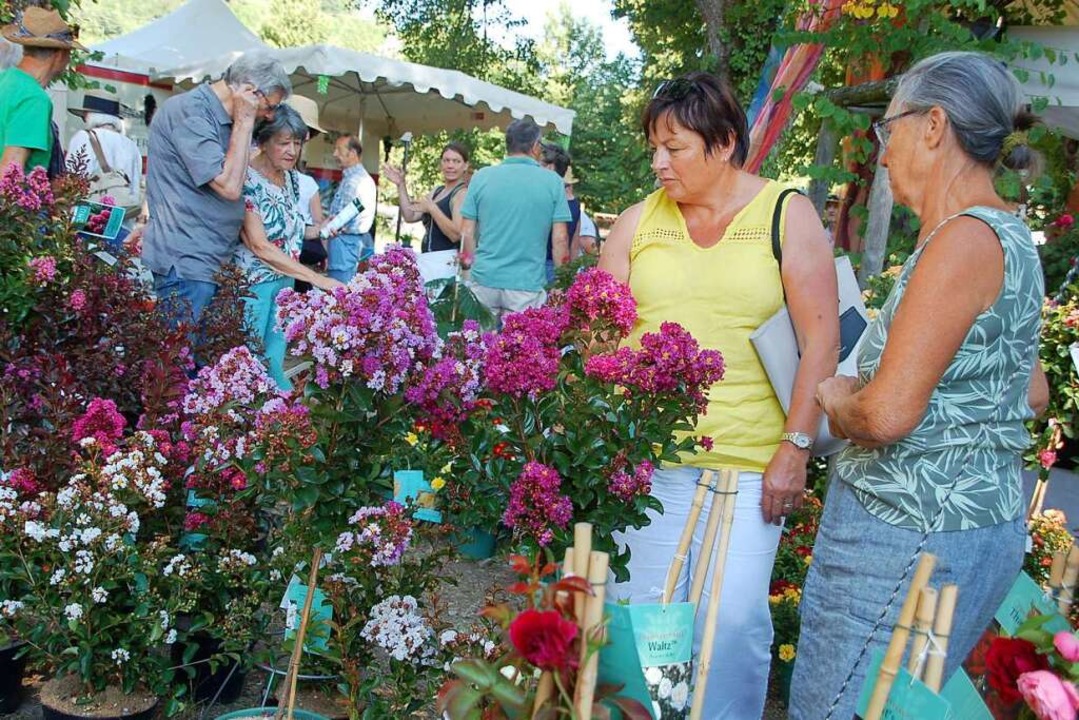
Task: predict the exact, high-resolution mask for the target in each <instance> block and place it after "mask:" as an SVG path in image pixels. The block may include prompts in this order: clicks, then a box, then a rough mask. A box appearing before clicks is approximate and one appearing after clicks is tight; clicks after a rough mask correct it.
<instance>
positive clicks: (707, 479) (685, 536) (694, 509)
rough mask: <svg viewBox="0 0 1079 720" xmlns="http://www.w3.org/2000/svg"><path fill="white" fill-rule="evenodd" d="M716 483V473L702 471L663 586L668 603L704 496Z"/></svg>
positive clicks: (684, 559)
mask: <svg viewBox="0 0 1079 720" xmlns="http://www.w3.org/2000/svg"><path fill="white" fill-rule="evenodd" d="M714 485H715V473H713V472H712V471H711V470H705V471H704V472H703V473H701V479H700V480H699V481H698V483H697V492H696V493H695V494H694V495H693V504H692V505H690V508H689V517H687V518H686V526H685V527H684V528H683V529H682V537H681V538H680V539H679V541H678V551H677V552H675V554H674V559H673V560H672V561H671V566H670V568H668V569H667V583H666V585H665V586H664V588H663V598H662V603H663V604H664V605H667V604H668V603H670V602H671V598H672V597H673V596H674V588H675V586H677V585H678V578H679V576H680V575H681V574H682V568H683V567H684V566H685V564H686V558H687V557H689V545H690V543H692V542H693V531H694V530H695V529H696V527H697V521H698V520H699V519H700V517H701V509H702V508H703V507H704V498H705V495H707V493H708V488H709V487H710V486H711V487H714Z"/></svg>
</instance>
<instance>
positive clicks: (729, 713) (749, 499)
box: [613, 465, 781, 720]
mask: <svg viewBox="0 0 1079 720" xmlns="http://www.w3.org/2000/svg"><path fill="white" fill-rule="evenodd" d="M702 472H703V471H702V470H701V469H700V468H694V467H689V466H685V465H676V466H673V467H670V468H664V469H662V470H658V471H656V473H655V475H653V477H652V495H653V496H654V497H656V498H658V499H659V501H660V502H662V503H663V510H664V512H663V514H658V513H654V512H649V517H650V518H651V520H652V524H651V525H648V526H646V527H644V528H641V529H640V530H634V529H632V528H630V529H628V530H626V532H624V533H619V534H617V535H615V541H616V542H617V543H618V544H619V545H620V546H621V545H628V546H629V548H630V550H631V552H632V555H631V557H630V561H629V571H630V579H629V580H628V581H627V582H625V583H619V584H616V585H614V586H613V590H614V596H615V598H616V599H620V600H626V601H630V602H640V603H656V602H660V601H661V595H662V594H663V585H664V582H665V581H666V577H667V569H668V568H669V567H670V565H671V561H672V560H673V558H674V555H675V553H676V552H677V551H678V540H679V538H680V537H681V534H682V529H683V528H684V527H685V524H686V518H687V517H688V516H689V511H690V507H691V505H692V502H693V495H694V493H695V492H696V490H697V481H698V480H699V479H700V477H701V474H702ZM761 483H762V477H761V474H760V473H756V472H741V473H739V476H738V495H737V497H736V501H735V510H734V525H733V529H732V534H731V540H730V546H729V550H728V553H727V563H726V566H725V568H724V574H723V589H722V591H721V594H720V607H719V619H718V624H717V627H716V639H715V645H714V651H713V655H712V666H711V670H710V671H709V675H708V688H707V692H706V702H705V706H704V713H703V715H702V717H705V718H708V720H721V719H722V720H757V718H760V717H761V715H762V714H763V712H764V699H765V695H766V693H767V689H768V668H769V665H770V663H771V652H770V649H771V645H772V616H771V614H770V612H769V610H768V586H769V583H770V581H771V575H772V563H773V562H774V561H775V555H776V547H777V546H778V544H779V536H780V531H781V529H780V527H778V526H776V525H771V524H768V523H765V522H764V519H763V518H762V516H761ZM711 505H712V495H711V494H710V493H709V495H708V496H707V498H706V499H705V504H704V508H703V510H702V511H701V516H700V519H699V520H698V522H697V528H696V531H695V532H694V534H693V544H692V547H691V548H690V551H689V556H688V557H687V559H686V564H685V566H684V568H683V570H682V575H681V577H679V578H678V584H677V586H676V587H675V591H674V597H673V598H672V599H671V600H672V602H685V601H686V600H687V599H688V597H689V588H690V577H691V573H694V572H696V570H697V569H696V562H697V559H698V558H700V556H701V547H702V544H703V539H704V530H705V527H706V526H707V522H708V513H709V511H710V509H711ZM718 545H719V543H718V542H717V543H716V546H717V548H718ZM713 562H714V553H713ZM712 567H714V565H713V566H712ZM709 569H711V568H709ZM711 583H712V573H711V572H709V573H708V577H706V578H705V584H704V595H703V597H702V598H701V603H700V608H699V612H698V613H697V626H696V637H695V640H694V656H695V658H696V657H697V656H698V655H699V653H700V644H701V637H702V636H703V634H704V624H705V613H706V611H707V608H708V599H709V595H710V593H709V590H710V588H711Z"/></svg>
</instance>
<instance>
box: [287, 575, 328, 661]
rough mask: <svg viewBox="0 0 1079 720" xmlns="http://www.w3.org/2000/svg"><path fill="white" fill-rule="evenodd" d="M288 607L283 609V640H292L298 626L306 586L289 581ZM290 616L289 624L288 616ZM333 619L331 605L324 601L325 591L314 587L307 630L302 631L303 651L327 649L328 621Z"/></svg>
mask: <svg viewBox="0 0 1079 720" xmlns="http://www.w3.org/2000/svg"><path fill="white" fill-rule="evenodd" d="M286 599H287V602H288V609H287V610H286V611H285V640H292V639H293V638H295V637H296V633H297V632H298V631H299V627H300V613H301V612H302V611H303V606H304V603H305V602H306V601H307V586H306V585H304V584H303V583H299V582H297V583H296V584H295V585H293V584H292V583H289V593H288V595H287V598H286ZM290 616H291V617H292V622H291V624H290V623H289V617H290ZM331 620H333V605H331V604H330V603H329V602H327V601H326V593H324V592H323V591H321V590H319V589H318V588H315V595H314V597H313V598H312V599H311V615H310V617H309V618H308V619H307V630H306V632H305V633H304V638H303V649H304V652H308V653H315V654H318V655H322V654H325V653H326V651H327V650H329V639H330V621H331Z"/></svg>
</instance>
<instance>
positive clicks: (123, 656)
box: [112, 648, 131, 665]
mask: <svg viewBox="0 0 1079 720" xmlns="http://www.w3.org/2000/svg"><path fill="white" fill-rule="evenodd" d="M112 659H113V660H115V661H116V664H117V665H123V664H124V663H125V662H127V661H128V660H130V659H131V653H129V652H128V651H127V650H124V649H123V648H116V649H115V650H113V651H112Z"/></svg>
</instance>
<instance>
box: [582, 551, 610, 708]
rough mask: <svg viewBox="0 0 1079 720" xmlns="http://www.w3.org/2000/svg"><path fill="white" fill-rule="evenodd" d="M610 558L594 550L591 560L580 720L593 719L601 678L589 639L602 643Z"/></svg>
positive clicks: (583, 642) (597, 655)
mask: <svg viewBox="0 0 1079 720" xmlns="http://www.w3.org/2000/svg"><path fill="white" fill-rule="evenodd" d="M609 564H610V557H609V556H608V555H607V553H605V552H596V551H593V552H592V554H591V557H590V558H589V561H588V582H589V583H591V585H592V596H591V597H588V598H585V630H584V634H583V635H582V636H581V652H582V659H581V666H580V667H581V671H580V674H579V675H578V676H577V690H576V693H575V695H576V697H575V698H574V700H575V702H574V705H576V706H577V718H578V720H592V702H593V701H594V700H595V697H596V680H597V679H598V678H599V653H598V652H593V653H591V654H589V652H588V643H589V640H593V641H597V642H600V643H602V642H603V603H604V601H605V600H606V595H607V567H608V565H609Z"/></svg>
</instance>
